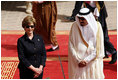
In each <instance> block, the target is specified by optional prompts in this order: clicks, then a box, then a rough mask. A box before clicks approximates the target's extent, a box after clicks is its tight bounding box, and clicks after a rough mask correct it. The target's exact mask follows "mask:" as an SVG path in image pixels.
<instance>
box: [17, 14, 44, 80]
mask: <svg viewBox="0 0 118 80" xmlns="http://www.w3.org/2000/svg"><path fill="white" fill-rule="evenodd" d="M35 25H36V21H35V19H34V18H33V17H32V16H27V17H25V18H24V20H23V21H22V27H23V28H24V30H25V34H24V35H23V36H22V37H20V38H19V39H18V42H17V50H18V57H19V61H20V62H19V65H18V68H19V71H20V78H21V79H33V78H38V79H41V78H42V77H43V68H44V67H45V62H46V51H45V46H44V42H43V39H42V38H41V37H40V36H39V35H36V34H35V33H34V32H33V31H34V28H35Z"/></svg>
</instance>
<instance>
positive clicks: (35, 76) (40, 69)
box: [34, 65, 43, 78]
mask: <svg viewBox="0 0 118 80" xmlns="http://www.w3.org/2000/svg"><path fill="white" fill-rule="evenodd" d="M37 71H39V73H35V74H34V78H37V77H39V75H40V74H41V73H42V71H43V66H42V65H40V67H39V68H38V70H37Z"/></svg>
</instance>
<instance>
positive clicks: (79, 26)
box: [68, 8, 104, 79]
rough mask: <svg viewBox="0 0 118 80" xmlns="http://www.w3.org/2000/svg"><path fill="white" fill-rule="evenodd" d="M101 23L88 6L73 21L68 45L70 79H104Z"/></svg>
mask: <svg viewBox="0 0 118 80" xmlns="http://www.w3.org/2000/svg"><path fill="white" fill-rule="evenodd" d="M103 41H104V40H103V31H102V27H101V24H100V23H99V22H96V20H95V18H94V16H93V14H92V13H91V12H90V10H89V9H88V8H82V9H81V10H80V12H79V14H77V15H76V21H75V22H74V23H73V25H72V28H71V31H70V35H69V46H68V72H69V78H70V79H104V73H103V57H104V42H103Z"/></svg>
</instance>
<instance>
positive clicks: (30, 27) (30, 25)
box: [24, 23, 34, 34]
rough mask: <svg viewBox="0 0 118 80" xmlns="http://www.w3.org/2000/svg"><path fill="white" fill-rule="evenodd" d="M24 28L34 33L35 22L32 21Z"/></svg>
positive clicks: (29, 32)
mask: <svg viewBox="0 0 118 80" xmlns="http://www.w3.org/2000/svg"><path fill="white" fill-rule="evenodd" d="M24 30H25V32H26V33H27V34H32V33H33V31H34V24H33V23H30V24H28V25H27V26H25V27H24Z"/></svg>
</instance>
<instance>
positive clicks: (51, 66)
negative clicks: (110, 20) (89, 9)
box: [1, 34, 117, 79]
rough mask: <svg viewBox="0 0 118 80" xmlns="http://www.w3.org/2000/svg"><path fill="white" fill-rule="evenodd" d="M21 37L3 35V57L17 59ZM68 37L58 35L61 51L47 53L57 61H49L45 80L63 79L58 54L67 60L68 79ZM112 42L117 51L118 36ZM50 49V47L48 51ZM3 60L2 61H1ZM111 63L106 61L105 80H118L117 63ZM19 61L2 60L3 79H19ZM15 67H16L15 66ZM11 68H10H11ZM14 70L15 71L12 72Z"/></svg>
mask: <svg viewBox="0 0 118 80" xmlns="http://www.w3.org/2000/svg"><path fill="white" fill-rule="evenodd" d="M19 37H21V35H8V34H2V35H1V57H17V46H16V45H17V39H18V38H19ZM68 38H69V37H68V35H57V41H58V43H59V46H60V50H58V51H53V52H47V57H48V58H49V57H55V58H57V60H52V61H47V62H46V67H45V70H44V76H43V78H50V79H63V78H64V76H63V72H62V68H61V65H60V62H59V60H58V54H59V55H60V57H62V58H63V57H66V60H62V66H63V69H64V75H65V78H66V79H68V61H67V57H68ZM110 41H111V42H112V43H113V45H114V46H115V48H116V49H117V35H110ZM48 48H50V47H49V46H48V47H46V49H48ZM1 60H2V59H1ZM108 62H109V61H104V74H105V79H117V63H115V64H112V65H110V64H108ZM17 64H18V60H16V61H15V60H14V61H10V60H2V62H1V79H18V78H19V71H18V69H17ZM13 65H14V66H13ZM9 66H10V67H9ZM12 70H13V71H12Z"/></svg>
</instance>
